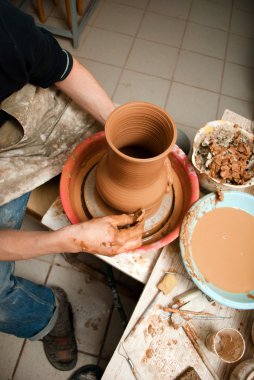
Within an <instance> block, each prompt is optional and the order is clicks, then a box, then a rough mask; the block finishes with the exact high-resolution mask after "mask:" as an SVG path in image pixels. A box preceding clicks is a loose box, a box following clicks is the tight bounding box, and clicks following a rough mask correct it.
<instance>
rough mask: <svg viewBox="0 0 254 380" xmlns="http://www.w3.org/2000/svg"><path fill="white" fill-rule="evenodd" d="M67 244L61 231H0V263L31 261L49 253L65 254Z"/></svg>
mask: <svg viewBox="0 0 254 380" xmlns="http://www.w3.org/2000/svg"><path fill="white" fill-rule="evenodd" d="M67 248H68V243H67V242H66V239H64V238H63V230H59V231H54V232H48V231H38V232H37V231H16V230H1V231H0V261H16V260H25V259H31V258H33V257H39V256H43V255H47V254H50V253H52V254H53V253H61V252H66V250H67Z"/></svg>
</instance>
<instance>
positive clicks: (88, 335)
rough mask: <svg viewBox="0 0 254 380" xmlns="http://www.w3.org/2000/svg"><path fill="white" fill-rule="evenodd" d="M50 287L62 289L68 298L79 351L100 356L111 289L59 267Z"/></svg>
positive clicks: (52, 273)
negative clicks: (56, 286)
mask: <svg viewBox="0 0 254 380" xmlns="http://www.w3.org/2000/svg"><path fill="white" fill-rule="evenodd" d="M47 283H48V284H49V285H58V286H61V287H62V288H63V289H64V290H65V291H66V293H67V294H68V297H69V300H70V302H71V304H72V308H73V312H74V319H75V328H76V338H77V342H78V348H79V350H81V351H83V352H86V353H89V354H94V355H98V354H99V351H100V347H101V344H102V341H103V336H104V332H105V328H106V324H107V320H108V316H109V311H110V308H111V305H112V295H111V291H110V290H109V288H108V286H107V285H106V284H104V283H102V282H99V281H96V280H92V279H91V276H89V275H87V274H84V273H81V272H77V271H75V270H72V269H69V268H63V267H56V266H54V267H53V269H52V271H51V273H50V275H49V279H48V282H47Z"/></svg>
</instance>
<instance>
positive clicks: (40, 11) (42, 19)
mask: <svg viewBox="0 0 254 380" xmlns="http://www.w3.org/2000/svg"><path fill="white" fill-rule="evenodd" d="M36 3H37V9H38V16H39V20H40V22H42V23H43V24H44V22H45V21H46V17H45V14H44V9H43V5H42V0H37V1H36Z"/></svg>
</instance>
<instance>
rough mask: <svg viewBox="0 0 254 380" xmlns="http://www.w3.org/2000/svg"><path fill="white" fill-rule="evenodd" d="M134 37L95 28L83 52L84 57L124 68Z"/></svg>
mask: <svg viewBox="0 0 254 380" xmlns="http://www.w3.org/2000/svg"><path fill="white" fill-rule="evenodd" d="M131 43H132V37H129V36H126V35H123V34H118V33H115V32H110V31H107V30H102V29H97V28H93V29H92V30H91V32H90V33H89V35H88V37H87V39H86V42H85V45H84V47H83V50H82V57H84V58H89V59H93V60H95V61H99V62H104V63H109V64H112V65H116V66H123V65H124V63H125V61H126V58H127V55H128V53H129V50H130V47H131Z"/></svg>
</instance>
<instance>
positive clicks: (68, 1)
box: [65, 0, 72, 30]
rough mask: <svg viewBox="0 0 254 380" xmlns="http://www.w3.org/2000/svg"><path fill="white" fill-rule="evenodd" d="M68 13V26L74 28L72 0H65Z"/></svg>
mask: <svg viewBox="0 0 254 380" xmlns="http://www.w3.org/2000/svg"><path fill="white" fill-rule="evenodd" d="M65 6H66V13H67V23H68V28H69V29H70V30H72V21H71V4H70V0H65Z"/></svg>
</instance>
